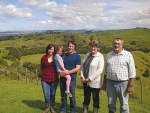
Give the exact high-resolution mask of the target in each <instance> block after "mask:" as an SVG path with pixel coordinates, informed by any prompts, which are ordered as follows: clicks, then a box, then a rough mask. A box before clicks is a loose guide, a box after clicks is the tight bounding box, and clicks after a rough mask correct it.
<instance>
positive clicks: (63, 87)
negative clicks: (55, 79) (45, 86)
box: [60, 77, 76, 113]
mask: <svg viewBox="0 0 150 113" xmlns="http://www.w3.org/2000/svg"><path fill="white" fill-rule="evenodd" d="M75 87H76V81H70V93H71V94H72V97H70V109H71V113H75V111H76V98H75ZM60 91H61V102H62V107H61V112H62V113H65V112H66V108H67V95H66V93H65V91H66V78H64V77H61V78H60Z"/></svg>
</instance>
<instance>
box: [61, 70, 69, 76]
mask: <svg viewBox="0 0 150 113" xmlns="http://www.w3.org/2000/svg"><path fill="white" fill-rule="evenodd" d="M66 75H69V71H68V70H65V71H62V72H60V76H61V77H64V76H66Z"/></svg>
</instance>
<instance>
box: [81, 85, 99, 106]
mask: <svg viewBox="0 0 150 113" xmlns="http://www.w3.org/2000/svg"><path fill="white" fill-rule="evenodd" d="M83 88H84V102H83V104H84V105H89V104H90V99H91V93H92V94H93V106H94V107H96V108H100V106H99V91H100V88H91V87H89V86H87V83H83Z"/></svg>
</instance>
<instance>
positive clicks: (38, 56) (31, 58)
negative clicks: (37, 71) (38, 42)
mask: <svg viewBox="0 0 150 113" xmlns="http://www.w3.org/2000/svg"><path fill="white" fill-rule="evenodd" d="M43 55H44V54H36V55H28V56H22V57H21V60H20V65H23V63H24V62H32V63H37V64H40V61H41V58H42V56H43Z"/></svg>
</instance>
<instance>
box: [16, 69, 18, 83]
mask: <svg viewBox="0 0 150 113" xmlns="http://www.w3.org/2000/svg"><path fill="white" fill-rule="evenodd" d="M16 75H17V82H18V72H17V67H16Z"/></svg>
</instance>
